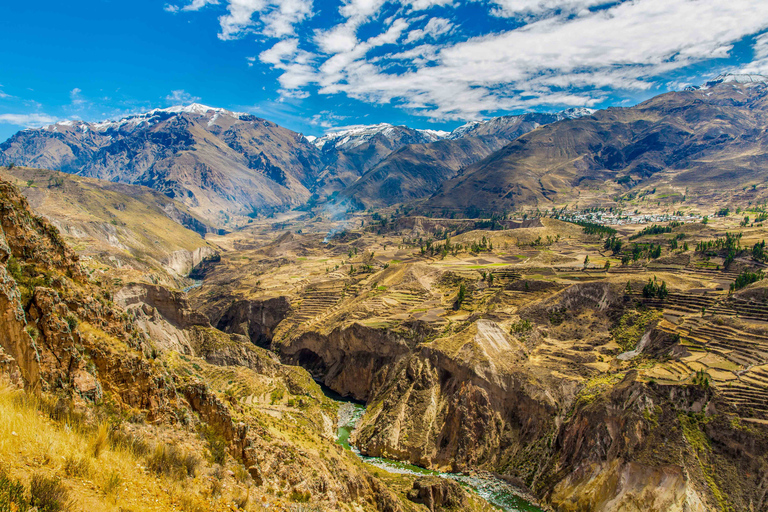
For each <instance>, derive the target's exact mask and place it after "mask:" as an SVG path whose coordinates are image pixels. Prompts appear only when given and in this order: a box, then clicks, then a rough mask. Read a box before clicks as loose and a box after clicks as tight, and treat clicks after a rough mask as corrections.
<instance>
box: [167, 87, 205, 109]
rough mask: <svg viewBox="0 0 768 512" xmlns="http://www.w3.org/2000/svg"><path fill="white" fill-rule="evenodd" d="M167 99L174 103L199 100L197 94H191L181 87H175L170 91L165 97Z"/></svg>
mask: <svg viewBox="0 0 768 512" xmlns="http://www.w3.org/2000/svg"><path fill="white" fill-rule="evenodd" d="M165 99H166V100H167V101H170V102H172V103H173V104H175V105H180V104H187V103H194V102H196V101H200V98H199V97H198V96H193V95H191V94H189V93H188V92H187V91H185V90H183V89H177V90H175V91H171V94H169V95H168V96H166V97H165Z"/></svg>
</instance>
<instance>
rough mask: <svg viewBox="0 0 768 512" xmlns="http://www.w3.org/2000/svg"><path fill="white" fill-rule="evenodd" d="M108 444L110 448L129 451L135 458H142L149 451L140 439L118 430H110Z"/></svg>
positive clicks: (145, 443) (147, 446) (144, 442)
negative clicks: (110, 445)
mask: <svg viewBox="0 0 768 512" xmlns="http://www.w3.org/2000/svg"><path fill="white" fill-rule="evenodd" d="M109 442H110V443H111V444H112V446H115V447H120V448H123V449H124V450H127V451H130V452H131V453H133V454H134V455H135V456H137V457H144V456H146V455H148V454H149V452H150V451H151V447H150V446H149V444H147V442H146V441H144V440H143V439H142V438H140V437H138V436H136V435H133V434H128V433H126V432H124V431H123V430H119V429H115V430H110V432H109Z"/></svg>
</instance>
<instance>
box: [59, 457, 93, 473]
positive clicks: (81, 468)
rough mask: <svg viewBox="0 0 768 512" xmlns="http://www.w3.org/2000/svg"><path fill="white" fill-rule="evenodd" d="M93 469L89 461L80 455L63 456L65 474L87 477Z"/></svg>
mask: <svg viewBox="0 0 768 512" xmlns="http://www.w3.org/2000/svg"><path fill="white" fill-rule="evenodd" d="M92 471H93V466H92V465H91V461H90V460H89V459H87V458H86V457H83V456H80V455H71V454H70V455H67V456H66V457H65V458H64V473H66V475H67V476H77V477H88V476H90V475H91V472H92Z"/></svg>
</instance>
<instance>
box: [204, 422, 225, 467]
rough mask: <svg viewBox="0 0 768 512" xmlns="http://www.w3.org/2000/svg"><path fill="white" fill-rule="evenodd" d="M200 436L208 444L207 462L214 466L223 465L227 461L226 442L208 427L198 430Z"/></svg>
mask: <svg viewBox="0 0 768 512" xmlns="http://www.w3.org/2000/svg"><path fill="white" fill-rule="evenodd" d="M200 434H201V435H202V436H203V438H204V439H205V440H206V441H207V442H208V451H209V452H210V457H209V460H210V461H211V462H212V463H214V464H224V463H225V462H226V461H227V441H226V440H225V439H224V436H222V435H221V434H220V433H218V432H217V431H216V430H215V429H214V428H213V427H211V426H210V425H205V426H203V427H201V428H200Z"/></svg>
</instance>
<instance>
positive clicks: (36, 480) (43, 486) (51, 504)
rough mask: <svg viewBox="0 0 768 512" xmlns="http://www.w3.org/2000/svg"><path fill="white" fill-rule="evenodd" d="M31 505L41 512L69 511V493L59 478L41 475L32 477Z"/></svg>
mask: <svg viewBox="0 0 768 512" xmlns="http://www.w3.org/2000/svg"><path fill="white" fill-rule="evenodd" d="M29 493H30V500H29V504H30V505H32V506H33V507H37V509H38V511H39V512H59V511H65V510H69V508H70V506H71V502H70V500H69V493H68V492H67V489H66V488H65V487H64V486H63V485H62V483H61V480H59V479H58V478H48V477H45V476H42V475H40V474H34V475H32V481H31V483H30V489H29Z"/></svg>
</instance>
